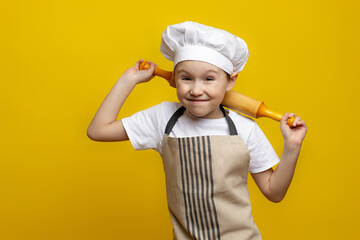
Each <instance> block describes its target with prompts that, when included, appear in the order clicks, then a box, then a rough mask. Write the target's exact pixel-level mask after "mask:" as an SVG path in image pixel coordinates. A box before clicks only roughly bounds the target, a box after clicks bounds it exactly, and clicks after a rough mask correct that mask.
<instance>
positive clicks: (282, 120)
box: [280, 113, 289, 126]
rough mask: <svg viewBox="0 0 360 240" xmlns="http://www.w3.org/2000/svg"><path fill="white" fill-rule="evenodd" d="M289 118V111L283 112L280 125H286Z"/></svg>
mask: <svg viewBox="0 0 360 240" xmlns="http://www.w3.org/2000/svg"><path fill="white" fill-rule="evenodd" d="M288 119H289V113H285V114H284V116H283V117H282V118H281V120H280V125H282V126H285V125H287V120H288Z"/></svg>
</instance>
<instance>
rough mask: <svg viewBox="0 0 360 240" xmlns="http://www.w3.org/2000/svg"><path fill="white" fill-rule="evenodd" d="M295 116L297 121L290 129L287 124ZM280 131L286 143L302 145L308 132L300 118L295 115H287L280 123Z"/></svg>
mask: <svg viewBox="0 0 360 240" xmlns="http://www.w3.org/2000/svg"><path fill="white" fill-rule="evenodd" d="M293 116H295V121H294V124H293V125H292V127H291V128H290V127H289V125H288V124H287V120H288V118H292V117H293ZM280 130H281V133H282V135H283V137H284V140H285V143H288V144H296V145H301V143H302V141H303V140H304V138H305V134H306V132H307V126H306V124H305V122H304V121H303V120H301V118H300V117H297V116H296V115H295V114H294V113H285V114H284V116H283V117H282V118H281V121H280Z"/></svg>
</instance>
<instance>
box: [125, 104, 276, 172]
mask: <svg viewBox="0 0 360 240" xmlns="http://www.w3.org/2000/svg"><path fill="white" fill-rule="evenodd" d="M180 107H181V105H180V103H177V102H162V103H161V104H158V105H155V106H153V107H151V108H148V109H146V110H144V111H140V112H137V113H135V114H134V115H132V116H130V117H127V118H123V119H122V122H123V125H124V128H125V130H126V133H127V135H128V137H129V140H130V142H131V144H132V145H133V147H134V149H135V150H145V149H154V150H156V151H157V152H159V153H160V154H161V150H162V140H163V135H164V131H165V127H166V124H167V123H168V121H169V119H170V118H171V116H172V115H173V114H174V113H175V111H176V110H177V109H179V108H180ZM229 117H230V118H231V120H232V121H233V122H234V124H235V126H236V130H237V132H238V135H239V136H240V138H241V139H242V140H243V141H244V143H245V144H246V145H247V147H248V150H249V152H250V165H249V172H251V173H257V172H262V171H265V170H267V169H269V168H271V167H273V166H274V165H276V164H277V163H279V161H280V159H279V157H278V156H277V154H276V152H275V151H274V149H273V147H272V146H271V144H270V142H269V141H268V139H267V138H266V136H265V135H264V133H263V132H262V131H261V129H260V127H259V126H258V125H257V124H256V122H255V121H254V120H252V119H250V118H247V117H244V116H242V115H240V114H238V113H236V112H234V111H231V110H229ZM229 134H230V131H229V126H228V123H227V121H226V119H225V117H224V118H220V119H204V118H197V117H194V116H192V115H190V114H189V113H187V111H185V112H184V114H183V115H182V116H181V117H180V118H179V119H178V121H177V122H176V124H175V126H174V128H173V129H172V131H171V133H170V135H169V136H170V137H194V136H207V135H229Z"/></svg>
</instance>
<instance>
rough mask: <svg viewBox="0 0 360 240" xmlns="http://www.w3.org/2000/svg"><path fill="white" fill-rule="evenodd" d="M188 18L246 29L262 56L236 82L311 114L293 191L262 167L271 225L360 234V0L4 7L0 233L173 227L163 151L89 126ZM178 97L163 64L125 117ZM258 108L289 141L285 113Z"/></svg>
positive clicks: (119, 234)
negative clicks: (276, 189)
mask: <svg viewBox="0 0 360 240" xmlns="http://www.w3.org/2000/svg"><path fill="white" fill-rule="evenodd" d="M186 20H192V21H197V22H200V23H203V24H206V25H210V26H214V27H217V28H221V29H225V30H227V31H229V32H231V33H233V34H235V35H237V36H240V37H242V38H243V39H244V40H245V41H246V42H247V44H248V47H249V49H250V57H249V60H248V63H247V65H246V67H245V69H244V71H243V72H241V73H240V75H239V80H238V82H237V85H236V87H235V90H237V91H239V92H242V93H244V94H246V95H249V96H252V97H254V98H257V99H261V100H263V101H264V102H265V104H266V105H267V106H268V107H269V108H271V109H274V110H277V111H279V112H282V113H283V112H286V111H289V112H296V113H297V114H298V115H300V116H301V117H302V118H303V119H304V120H305V121H306V123H307V125H308V134H307V136H306V138H305V141H304V144H303V148H302V152H301V156H300V158H299V161H298V165H297V169H296V173H295V177H294V180H293V182H292V184H291V187H290V189H289V191H288V194H287V196H286V198H285V199H284V200H283V201H282V202H281V203H277V204H276V203H271V202H269V201H268V200H266V199H265V197H263V196H262V194H261V193H260V191H259V190H258V189H257V187H256V186H255V184H254V182H253V180H252V179H251V178H250V179H249V188H250V194H251V200H252V204H253V215H254V218H255V221H256V223H257V225H258V227H259V229H260V231H261V232H262V235H263V238H264V239H266V240H269V239H277V240H280V239H354V238H356V237H357V236H358V235H359V220H358V219H359V216H360V210H359V203H360V193H359V187H358V186H359V183H360V182H359V176H358V172H359V170H358V169H359V167H360V163H359V162H360V159H359V149H360V147H359V140H358V139H359V136H360V132H359V126H358V125H359V124H358V122H359V117H360V115H359V112H358V103H359V100H358V98H359V95H360V94H359V93H360V92H359V77H360V72H359V69H360V68H359V63H360V57H359V55H360V47H359V40H360V39H359V32H360V31H359V30H360V29H359V22H360V21H359V20H360V19H359V4H358V3H357V1H325V0H322V1H314V0H305V1H240V0H238V1H228V0H223V1H194V0H191V1H188V0H185V1H141V2H140V1H107V0H104V1H74V0H73V1H69V0H66V1H60V0H59V1H50V0H48V1H45V0H43V1H39V0H34V1H20V0H17V1H15V0H14V1H2V4H1V8H0V24H1V29H0V34H1V35H0V56H1V57H0V78H1V87H0V102H1V110H0V111H1V113H0V114H1V117H0V129H1V132H0V136H1V145H0V146H1V155H0V158H1V160H0V239H4V240H13V239H21V240H22V239H24V240H25V239H26V240H32V239H36V240H43V239H44V240H45V239H46V240H48V239H49V240H57V239H67V240H72V239H74V240H75V239H76V240H78V239H80V240H82V239H87V240H103V239H105V240H112V239H156V240H161V239H171V236H172V233H171V230H172V228H171V223H170V220H169V216H168V212H167V206H166V197H165V183H164V173H163V168H162V163H161V159H160V157H159V156H158V154H157V153H156V152H155V151H152V150H148V151H139V152H136V151H135V150H133V148H132V146H131V144H130V143H129V142H112V143H100V142H94V141H91V140H90V139H88V138H87V136H86V130H87V127H88V125H89V123H90V121H91V120H92V118H93V116H94V114H95V112H96V110H97V109H98V107H99V106H100V104H101V102H102V101H103V99H104V98H105V96H106V95H107V93H108V92H109V91H110V89H111V88H112V86H113V85H114V84H115V82H116V81H117V79H118V78H119V77H120V76H121V74H122V73H123V72H124V71H125V70H126V69H127V68H128V67H130V66H132V65H133V64H135V62H136V61H137V60H138V59H140V58H144V59H148V60H152V61H154V62H156V63H157V64H159V66H160V67H162V68H164V69H169V70H170V69H171V67H172V64H171V62H170V61H168V60H166V59H165V58H164V57H163V56H162V55H161V53H160V50H159V49H160V38H161V33H162V31H163V30H164V29H165V28H166V26H167V25H171V24H175V23H179V22H183V21H186ZM175 100H176V96H175V91H174V89H171V88H170V87H168V85H167V83H166V82H165V81H164V80H162V79H160V78H155V79H154V80H153V81H152V82H150V83H147V84H142V85H139V86H138V87H137V88H136V89H135V90H134V91H133V93H132V94H131V95H130V97H129V98H128V100H127V102H126V105H125V107H124V109H123V111H122V112H121V113H120V115H119V118H121V117H124V116H129V115H131V114H132V113H135V112H136V111H139V110H142V109H145V108H147V107H150V106H152V105H154V104H157V103H160V102H161V101H175ZM257 122H258V124H259V125H260V126H261V127H262V129H263V131H264V132H265V134H266V135H267V136H268V138H269V140H270V141H271V143H272V144H273V146H274V148H275V150H276V151H277V153H278V154H279V155H281V151H282V145H283V139H282V136H281V133H280V130H279V124H278V122H275V121H272V120H269V119H258V120H257Z"/></svg>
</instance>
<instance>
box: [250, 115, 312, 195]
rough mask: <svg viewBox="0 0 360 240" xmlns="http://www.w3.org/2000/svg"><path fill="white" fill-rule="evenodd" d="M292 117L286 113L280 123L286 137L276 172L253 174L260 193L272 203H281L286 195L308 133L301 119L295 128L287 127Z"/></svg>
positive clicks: (295, 122)
mask: <svg viewBox="0 0 360 240" xmlns="http://www.w3.org/2000/svg"><path fill="white" fill-rule="evenodd" d="M292 116H295V114H288V113H286V114H285V115H284V116H283V117H282V119H281V122H280V129H281V133H282V135H283V137H284V149H283V153H282V155H281V159H280V163H279V165H278V167H277V168H276V170H275V171H273V169H272V168H270V169H268V170H266V171H264V172H260V173H252V174H251V176H252V177H253V179H254V181H255V182H256V184H257V186H258V187H259V189H260V191H261V192H262V193H263V194H264V195H265V197H266V198H268V199H269V200H270V201H272V202H280V201H281V200H282V199H283V198H284V197H285V195H286V192H287V190H288V188H289V186H290V183H291V181H292V178H293V176H294V172H295V167H296V162H297V159H298V157H299V154H300V149H301V144H302V141H303V140H304V137H305V134H306V131H307V126H306V124H305V122H304V121H302V120H301V119H300V118H299V117H296V118H295V121H294V124H293V127H292V128H290V127H289V126H288V125H287V119H288V118H291V117H292Z"/></svg>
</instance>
